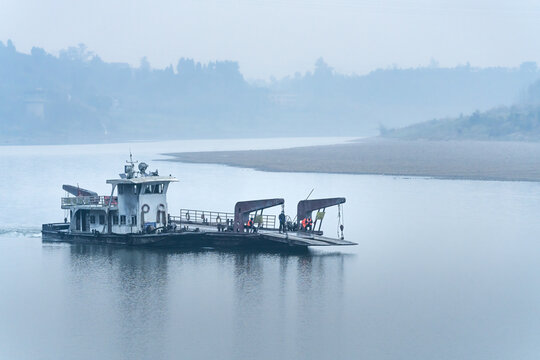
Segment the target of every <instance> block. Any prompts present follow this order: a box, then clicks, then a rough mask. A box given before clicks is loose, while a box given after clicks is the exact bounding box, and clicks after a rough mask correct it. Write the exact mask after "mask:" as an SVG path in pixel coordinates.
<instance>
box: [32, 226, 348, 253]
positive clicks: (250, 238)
mask: <svg viewBox="0 0 540 360" xmlns="http://www.w3.org/2000/svg"><path fill="white" fill-rule="evenodd" d="M68 228H69V224H44V225H43V226H42V230H41V233H42V239H43V241H44V242H68V243H84V244H112V245H124V246H136V247H161V248H203V247H214V248H250V249H293V248H304V249H305V248H307V247H308V246H336V245H338V246H342V245H356V243H353V242H350V241H346V240H340V239H330V238H325V237H323V236H319V235H317V234H312V233H310V234H308V233H303V234H299V233H287V234H281V233H278V232H277V231H270V232H269V231H265V232H262V231H261V232H256V233H242V232H232V231H204V230H202V231H201V230H181V231H173V232H162V233H157V234H91V233H81V232H68Z"/></svg>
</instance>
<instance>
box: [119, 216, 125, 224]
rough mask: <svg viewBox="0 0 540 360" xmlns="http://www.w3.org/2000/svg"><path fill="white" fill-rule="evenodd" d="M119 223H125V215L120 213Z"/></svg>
mask: <svg viewBox="0 0 540 360" xmlns="http://www.w3.org/2000/svg"><path fill="white" fill-rule="evenodd" d="M120 225H126V215H120Z"/></svg>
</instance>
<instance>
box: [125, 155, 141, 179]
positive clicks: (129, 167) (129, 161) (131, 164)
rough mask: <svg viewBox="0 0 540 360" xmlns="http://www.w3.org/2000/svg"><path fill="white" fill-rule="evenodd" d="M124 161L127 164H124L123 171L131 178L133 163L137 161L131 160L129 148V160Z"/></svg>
mask: <svg viewBox="0 0 540 360" xmlns="http://www.w3.org/2000/svg"><path fill="white" fill-rule="evenodd" d="M126 163H128V164H129V165H126V166H124V173H125V174H126V176H127V178H128V179H131V178H133V175H134V174H135V166H134V165H135V164H136V163H138V161H133V154H132V153H131V149H129V160H126Z"/></svg>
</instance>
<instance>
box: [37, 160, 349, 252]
mask: <svg viewBox="0 0 540 360" xmlns="http://www.w3.org/2000/svg"><path fill="white" fill-rule="evenodd" d="M126 163H127V164H126V165H125V166H124V172H123V173H121V174H120V176H119V177H118V178H116V179H110V180H107V181H106V182H107V183H108V184H110V185H111V187H112V189H111V193H110V195H108V196H106V195H101V196H100V195H98V194H97V193H95V192H93V191H90V190H86V189H82V188H80V187H78V186H71V185H63V189H64V190H66V191H67V192H68V193H69V194H70V195H71V196H67V197H63V198H62V199H61V208H62V209H64V210H66V212H67V214H68V215H67V216H66V217H65V218H64V222H63V223H50V224H43V225H42V239H43V242H69V243H94V244H116V245H126V246H148V247H167V248H202V247H213V248H235V247H241V248H255V249H263V248H279V249H290V248H303V249H306V248H307V247H308V246H340V245H356V243H354V242H350V241H347V240H345V239H344V237H343V224H338V226H339V229H340V230H341V236H338V237H337V238H331V237H327V236H324V234H323V232H322V231H321V224H322V221H323V219H324V215H325V210H326V208H328V207H331V206H338V207H339V209H338V210H339V214H340V215H341V211H342V204H343V203H345V198H328V199H314V200H303V201H300V202H299V203H298V206H297V215H296V218H295V220H294V221H291V220H290V218H289V221H287V223H286V226H285V228H284V229H280V228H279V226H278V224H279V221H277V222H276V216H275V215H267V214H263V211H264V210H265V209H268V208H271V207H275V206H281V207H282V210H283V209H284V204H285V202H284V199H282V198H274V199H262V200H250V201H240V202H237V203H236V205H235V207H234V212H233V213H227V212H216V211H204V210H191V209H182V210H180V214H179V215H178V216H173V215H171V214H170V213H169V211H168V204H167V191H168V190H169V186H170V185H171V184H172V183H175V182H177V181H178V179H176V178H175V177H173V176H170V175H169V176H161V175H159V173H158V171H157V170H156V171H153V172H150V171H147V170H148V165H147V164H146V163H144V162H141V163H138V166H137V167H136V166H135V165H136V164H137V162H136V161H133V158H132V155H131V154H130V160H129V161H126ZM315 211H316V216H315V221H314V222H311V224H310V225H311V226H309V227H306V226H302V223H304V225H305V223H306V222H305V221H303V220H304V219H309V220H311V219H312V215H313V212H315ZM341 218H342V217H341V216H339V219H341ZM338 235H339V234H338Z"/></svg>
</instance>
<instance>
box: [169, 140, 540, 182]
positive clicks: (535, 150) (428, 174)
mask: <svg viewBox="0 0 540 360" xmlns="http://www.w3.org/2000/svg"><path fill="white" fill-rule="evenodd" d="M162 155H166V156H170V157H171V158H170V159H162V160H164V161H178V162H185V163H192V164H219V165H226V166H233V167H241V168H251V169H254V170H258V171H268V172H305V173H329V174H344V175H383V176H396V177H423V178H434V179H444V180H479V181H526V182H539V181H540V143H529V142H503V141H427V140H415V141H410V140H392V139H382V138H369V139H361V140H357V141H355V142H351V143H347V144H339V145H321V146H308V147H296V148H288V149H278V150H247V151H210V152H182V153H165V154H162Z"/></svg>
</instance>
